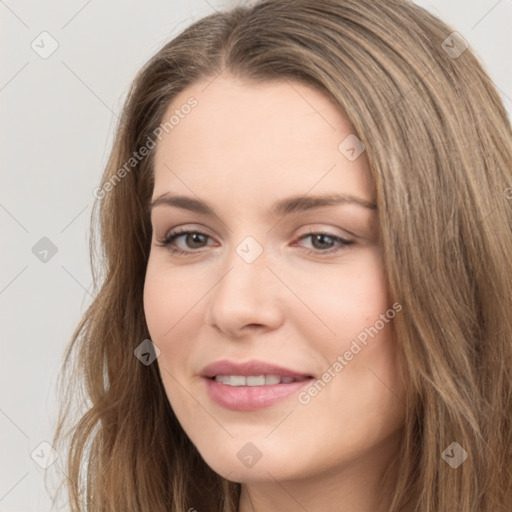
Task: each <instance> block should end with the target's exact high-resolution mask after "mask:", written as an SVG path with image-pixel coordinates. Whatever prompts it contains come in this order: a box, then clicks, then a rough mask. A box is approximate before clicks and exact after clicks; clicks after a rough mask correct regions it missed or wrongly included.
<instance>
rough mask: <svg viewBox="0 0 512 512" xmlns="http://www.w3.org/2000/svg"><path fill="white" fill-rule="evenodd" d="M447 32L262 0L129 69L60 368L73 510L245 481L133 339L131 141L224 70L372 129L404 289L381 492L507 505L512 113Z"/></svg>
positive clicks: (444, 505)
mask: <svg viewBox="0 0 512 512" xmlns="http://www.w3.org/2000/svg"><path fill="white" fill-rule="evenodd" d="M453 32H454V29H453V28H452V27H450V26H448V25H446V24H445V23H443V22H442V21H440V20H439V19H437V18H436V17H435V16H433V15H432V14H430V13H429V12H428V11H426V10H424V9H422V8H421V7H418V6H416V5H415V4H413V3H412V2H410V1H406V0H387V1H385V2H384V1H381V2H377V1H375V0H293V1H285V0H262V1H259V2H256V3H253V4H252V5H249V6H241V5H240V6H235V7H232V8H230V9H229V10H227V11H225V12H220V13H215V14H212V15H210V16H207V17H205V18H203V19H201V20H199V21H197V22H195V23H194V24H193V25H192V26H190V27H189V28H187V29H186V30H184V31H183V32H182V33H181V34H179V35H178V36H177V37H175V38H174V39H173V40H172V41H170V42H169V43H168V44H166V45H165V46H164V47H163V48H162V49H161V50H160V51H158V53H157V54H156V55H155V56H154V57H153V58H151V59H150V60H149V61H148V62H147V64H146V65H145V66H144V67H143V69H142V70H141V71H140V72H139V73H138V75H137V76H136V78H135V80H134V82H133V84H132V87H131V89H130V91H129V94H128V97H127V99H126V102H125V105H124V109H123V112H122V117H121V120H120V123H119V125H118V127H117V131H116V136H115V140H114V145H113V149H112V152H111V155H110V159H109V161H108V164H107V166H106V169H105V173H104V176H103V179H102V184H101V187H100V188H99V189H98V191H99V192H98V193H97V194H96V195H97V197H98V199H97V201H96V203H95V207H94V210H93V222H92V228H91V229H92V237H91V258H92V261H93V277H94V285H95V294H94V295H95V298H94V300H93V302H92V303H91V305H90V307H89V308H88V309H87V311H86V312H85V314H84V316H83V318H82V320H81V322H80V324H79V325H78V327H77V328H76V331H75V333H74V334H73V337H72V340H71V343H70V345H69V347H68V350H67V352H66V355H65V361H64V364H63V370H62V374H61V379H62V381H61V382H62V386H63V388H64V387H65V388H66V389H65V391H64V389H63V390H62V394H63V397H62V399H63V405H62V412H61V415H60V418H59V424H58V427H57V430H56V434H55V439H54V445H56V446H58V447H59V448H58V449H59V451H60V453H61V454H64V453H65V454H66V462H67V466H66V467H65V468H64V470H63V471H64V472H65V474H66V475H67V479H66V481H65V483H66V489H67V493H68V496H69V500H70V506H71V508H72V510H73V511H78V510H81V511H95V512H96V511H107V510H108V511H113V510H119V511H123V512H128V511H151V512H164V511H165V512H168V511H169V510H172V511H180V512H181V511H187V510H188V509H189V508H190V507H194V508H196V509H197V510H199V511H201V510H208V511H218V512H221V511H223V512H234V511H236V510H237V506H238V499H239V492H240V484H238V483H234V482H228V481H227V480H225V479H224V478H222V477H221V476H219V475H217V474H216V473H214V472H213V470H211V469H210V468H209V467H208V466H207V465H206V463H205V462H204V461H203V460H202V458H201V457H200V455H199V454H198V452H197V450H196V449H195V447H194V446H193V444H192V443H191V442H190V440H189V439H188V438H187V436H186V435H185V433H184V431H183V430H182V428H181V427H180V425H179V423H178V421H177V419H176V417H175V415H174V413H173V411H172V409H171V407H170V405H169V402H168V400H167V397H166V394H165V390H164V387H163V385H162V381H161V379H160V375H159V370H158V365H156V364H152V365H148V366H146V365H144V364H141V362H140V361H139V360H138V359H137V358H136V357H135V356H134V350H135V348H136V347H137V346H138V345H139V344H140V343H141V342H142V341H143V340H144V339H146V338H149V334H148V329H147V326H146V323H145V318H144V313H143V302H142V296H143V295H142V292H143V285H144V276H145V269H146V263H147V261H148V255H149V251H150V241H151V224H150V221H149V216H148V212H147V205H148V202H149V201H150V198H151V194H152V190H153V174H152V163H153V154H154V151H151V150H150V151H149V154H148V155H147V156H146V157H145V158H141V159H140V160H139V159H138V158H137V159H136V161H135V160H133V161H132V160H130V159H131V158H133V154H134V152H137V151H138V150H139V149H140V148H141V147H143V146H149V141H150V140H151V141H153V142H155V138H156V134H158V133H159V132H158V128H159V126H160V125H161V123H162V122H163V116H164V113H165V112H166V109H167V108H168V106H169V104H170V102H172V100H173V98H174V97H175V96H176V95H177V94H178V93H180V92H181V91H182V90H184V89H186V88H187V86H189V85H191V84H192V83H194V82H196V81H198V80H214V79H215V77H216V76H218V75H219V74H220V73H225V74H229V75H231V76H235V77H240V78H243V79H244V80H249V81H254V82H266V81H271V80H289V81H300V82H303V83H306V84H309V85H313V86H315V87H317V88H318V89H319V90H320V91H323V92H324V93H325V94H326V95H328V96H329V97H331V98H332V99H333V100H334V101H335V102H336V103H337V104H338V105H339V108H340V109H341V110H342V111H343V112H344V113H345V114H346V115H347V116H348V117H349V119H350V120H351V122H352V124H353V126H354V127H355V129H356V133H357V136H358V138H359V139H360V140H361V141H362V142H363V143H364V145H365V147H366V152H367V156H368V159H369V163H370V167H371V173H372V177H373V180H374V183H375V186H376V191H377V207H378V211H379V226H380V234H381V241H382V252H383V258H384V264H385V268H386V272H387V278H388V285H389V293H390V296H391V297H392V300H393V301H397V302H399V303H400V304H402V306H403V312H402V314H400V315H398V316H397V317H396V318H395V320H394V322H395V324H394V325H395V329H396V335H397V339H398V342H399V343H398V346H399V358H400V360H399V370H400V372H401V374H402V375H403V378H404V379H405V381H406V382H407V383H408V397H407V404H406V422H405V426H404V438H403V443H402V447H401V453H400V454H399V462H400V465H399V472H398V480H397V482H396V486H395V490H394V495H393V500H392V505H391V508H390V512H413V511H416V512H434V511H435V512H453V511H454V510H457V511H458V512H499V511H503V512H505V511H507V512H510V510H512V297H511V295H512V199H511V197H512V189H511V188H510V187H512V171H511V167H512V133H511V127H510V121H509V119H508V117H507V113H506V111H505V108H504V106H503V104H502V101H501V99H500V97H499V95H498V93H497V91H496V88H495V87H494V86H493V83H492V82H491V80H490V78H489V77H488V75H487V74H486V72H485V71H484V69H483V67H482V65H481V64H480V63H479V62H478V60H477V58H476V57H475V55H474V53H473V52H472V50H471V48H468V49H465V48H464V46H463V45H462V46H461V39H460V38H458V39H457V36H456V35H453V34H452V33H453ZM450 38H451V39H450ZM453 48H455V49H456V50H457V51H454V50H453ZM199 108H200V107H199ZM340 142H341V141H340ZM127 162H130V165H129V166H127V165H126V163H127ZM123 168H124V172H123V171H121V169H123ZM98 219H99V225H98V223H97V220H98ZM98 228H99V231H98ZM98 233H99V235H100V240H99V242H100V244H99V247H100V251H99V253H98V254H96V252H95V249H94V247H96V238H95V235H96V234H98ZM77 400H78V403H79V404H81V409H80V410H78V411H77V410H75V409H74V408H73V407H74V406H73V404H75V401H77ZM454 442H456V443H458V445H460V447H461V448H458V447H457V449H458V450H460V449H464V450H465V452H467V459H466V460H465V461H464V462H463V463H462V464H460V465H459V466H458V467H457V468H454V467H451V465H450V464H448V462H447V458H446V457H443V454H445V453H446V449H447V448H449V447H450V445H452V443H454ZM61 445H62V448H60V446H61ZM452 450H453V448H452ZM448 453H450V449H448ZM449 456H451V455H449Z"/></svg>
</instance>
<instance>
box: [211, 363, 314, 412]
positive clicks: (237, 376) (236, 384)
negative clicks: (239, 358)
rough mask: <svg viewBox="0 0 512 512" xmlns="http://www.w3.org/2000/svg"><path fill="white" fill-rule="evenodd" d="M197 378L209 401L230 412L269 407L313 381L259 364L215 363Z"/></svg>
mask: <svg viewBox="0 0 512 512" xmlns="http://www.w3.org/2000/svg"><path fill="white" fill-rule="evenodd" d="M201 376H202V377H203V378H204V380H205V382H206V391H207V394H208V396H209V398H210V399H211V400H212V401H213V402H215V403H216V404H217V405H220V406H221V407H223V408H225V409H230V410H234V411H255V410H258V409H263V408H266V407H270V406H272V405H274V404H276V403H277V402H280V401H282V400H285V399H286V398H289V397H291V396H292V395H294V394H297V393H298V392H299V391H300V390H301V389H302V388H303V387H304V386H306V385H309V384H310V383H311V382H312V381H313V380H314V377H313V376H312V375H309V374H305V373H301V372H297V371H295V370H292V369H289V368H283V367H280V366H277V365H274V364H271V363H266V362H261V361H248V362H244V363H235V362H231V361H218V362H215V363H212V364H211V365H209V366H207V367H206V368H204V370H203V372H202V375H201Z"/></svg>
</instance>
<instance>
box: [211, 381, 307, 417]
mask: <svg viewBox="0 0 512 512" xmlns="http://www.w3.org/2000/svg"><path fill="white" fill-rule="evenodd" d="M205 380H206V387H207V390H208V395H209V396H210V398H211V399H212V400H213V401H214V402H215V403H216V404H218V405H220V406H221V407H225V408H226V409H231V410H234V411H255V410H258V409H264V408H265V407H270V406H271V405H273V404H275V403H277V402H280V401H281V400H284V399H286V398H288V397H289V396H291V395H296V394H297V393H298V392H299V391H300V389H301V388H303V387H304V386H307V385H309V384H310V383H311V382H312V380H313V379H312V378H310V379H306V380H302V381H298V382H291V383H289V384H273V385H270V386H229V385H227V384H222V382H217V381H216V380H214V379H208V378H206V379H205Z"/></svg>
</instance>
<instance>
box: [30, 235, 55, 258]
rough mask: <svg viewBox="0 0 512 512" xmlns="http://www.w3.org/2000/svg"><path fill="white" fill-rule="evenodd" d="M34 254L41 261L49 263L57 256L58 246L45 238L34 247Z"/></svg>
mask: <svg viewBox="0 0 512 512" xmlns="http://www.w3.org/2000/svg"><path fill="white" fill-rule="evenodd" d="M32 254H33V255H34V256H35V257H36V258H37V259H38V260H39V261H41V262H43V263H48V262H49V261H50V260H51V259H52V258H53V257H54V256H55V255H56V254H57V246H56V245H55V244H54V243H53V242H52V241H51V240H50V239H49V238H47V237H45V236H43V238H41V240H39V242H37V243H36V244H35V245H34V247H32Z"/></svg>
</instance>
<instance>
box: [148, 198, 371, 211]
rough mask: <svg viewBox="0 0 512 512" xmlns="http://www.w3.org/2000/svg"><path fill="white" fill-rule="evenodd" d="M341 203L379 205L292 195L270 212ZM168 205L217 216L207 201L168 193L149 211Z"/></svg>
mask: <svg viewBox="0 0 512 512" xmlns="http://www.w3.org/2000/svg"><path fill="white" fill-rule="evenodd" d="M340 204H355V205H358V206H361V207H363V208H367V209H369V210H376V209H377V205H376V204H375V203H371V202H369V201H366V200H364V199H360V198H357V197H354V196H351V195H348V194H326V195H317V196H292V197H287V198H286V199H280V200H279V201H276V202H275V203H274V204H273V205H272V207H271V209H270V214H271V215H273V216H276V217H283V216H286V215H290V214H292V213H298V212H303V211H306V210H311V209H314V208H320V207H322V206H334V205H340ZM160 205H166V206H175V207H177V208H183V209H185V210H190V211H192V212H196V213H200V214H203V215H209V216H217V214H216V213H215V211H214V210H213V208H212V207H211V206H210V205H208V204H207V203H205V202H203V201H201V200H199V199H194V198H193V197H187V196H170V195H168V194H167V193H165V194H162V195H161V196H159V197H157V198H156V199H154V200H153V201H152V202H151V204H150V206H149V211H150V212H151V211H152V210H153V208H155V207H157V206H160Z"/></svg>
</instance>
